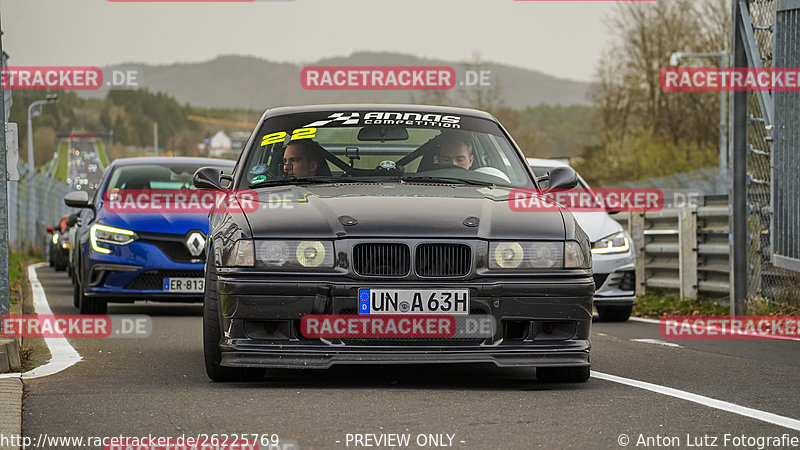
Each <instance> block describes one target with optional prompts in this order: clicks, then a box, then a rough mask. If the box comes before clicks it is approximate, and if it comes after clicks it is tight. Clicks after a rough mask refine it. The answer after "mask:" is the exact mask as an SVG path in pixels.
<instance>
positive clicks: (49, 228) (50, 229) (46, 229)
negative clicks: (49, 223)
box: [45, 227, 53, 234]
mask: <svg viewBox="0 0 800 450" xmlns="http://www.w3.org/2000/svg"><path fill="white" fill-rule="evenodd" d="M45 231H47V233H48V234H53V227H47V228H45Z"/></svg>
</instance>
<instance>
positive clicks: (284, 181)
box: [250, 177, 372, 189]
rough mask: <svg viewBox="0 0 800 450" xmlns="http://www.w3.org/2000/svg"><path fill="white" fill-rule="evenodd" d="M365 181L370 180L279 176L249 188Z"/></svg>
mask: <svg viewBox="0 0 800 450" xmlns="http://www.w3.org/2000/svg"><path fill="white" fill-rule="evenodd" d="M365 181H372V180H369V179H364V178H355V177H301V178H281V179H279V180H264V181H259V182H258V183H253V184H251V185H250V189H252V188H254V187H267V186H287V185H292V184H294V185H303V184H336V183H363V182H365Z"/></svg>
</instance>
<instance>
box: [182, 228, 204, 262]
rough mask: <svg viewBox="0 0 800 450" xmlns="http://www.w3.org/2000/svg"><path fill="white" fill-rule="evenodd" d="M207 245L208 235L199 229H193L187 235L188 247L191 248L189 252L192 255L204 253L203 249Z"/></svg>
mask: <svg viewBox="0 0 800 450" xmlns="http://www.w3.org/2000/svg"><path fill="white" fill-rule="evenodd" d="M205 247H206V236H205V235H204V234H203V233H201V232H199V231H192V232H191V233H189V236H187V237H186V248H188V249H189V253H191V254H192V256H195V257H197V256H200V255H202V254H203V250H204V249H205Z"/></svg>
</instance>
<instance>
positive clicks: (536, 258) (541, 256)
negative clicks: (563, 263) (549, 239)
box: [528, 244, 560, 267]
mask: <svg viewBox="0 0 800 450" xmlns="http://www.w3.org/2000/svg"><path fill="white" fill-rule="evenodd" d="M528 250H529V251H530V255H531V256H530V261H531V264H532V265H533V266H534V267H553V266H555V265H556V263H557V262H559V261H560V258H557V257H556V256H557V255H556V252H554V251H553V250H554V249H553V247H552V246H551V245H549V244H531V246H530V247H528Z"/></svg>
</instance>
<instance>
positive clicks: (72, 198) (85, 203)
mask: <svg viewBox="0 0 800 450" xmlns="http://www.w3.org/2000/svg"><path fill="white" fill-rule="evenodd" d="M64 204H65V205H67V206H69V207H72V208H91V206H92V205H91V204H90V203H89V193H88V192H86V191H72V192H70V193H69V194H67V195H65V196H64Z"/></svg>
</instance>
